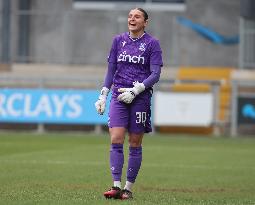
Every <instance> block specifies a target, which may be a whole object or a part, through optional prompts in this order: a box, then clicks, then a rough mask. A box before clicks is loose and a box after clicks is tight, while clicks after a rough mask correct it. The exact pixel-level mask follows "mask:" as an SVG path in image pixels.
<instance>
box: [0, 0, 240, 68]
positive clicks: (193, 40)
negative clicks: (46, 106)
mask: <svg viewBox="0 0 255 205" xmlns="http://www.w3.org/2000/svg"><path fill="white" fill-rule="evenodd" d="M2 1H3V0H0V5H1V3H2ZM31 2H32V12H31V13H30V14H31V21H30V33H29V36H30V41H29V58H28V59H29V61H30V62H35V63H63V64H93V65H105V62H106V58H107V55H108V51H109V49H110V45H111V40H112V37H113V36H114V35H115V34H117V33H120V32H124V31H126V29H127V24H126V18H127V14H128V10H126V11H77V10H74V9H73V8H72V1H71V0H43V1H42V0H32V1H31ZM12 3H13V4H14V5H15V4H17V1H16V0H12ZM0 8H1V6H0ZM239 8H240V5H239V0H231V1H222V0H214V1H204V0H192V1H191V0H187V10H186V11H185V12H183V13H176V12H162V11H161V12H155V11H154V12H150V11H149V15H150V19H151V20H150V23H149V27H148V29H147V32H149V33H151V34H152V35H154V36H155V37H157V38H158V39H159V40H160V42H161V46H162V49H163V58H164V63H165V65H166V66H178V65H193V66H200V65H201V66H212V65H213V66H237V65H238V46H237V45H235V46H224V45H215V44H213V43H211V42H210V41H208V40H206V39H204V38H202V37H201V36H199V35H198V34H196V33H195V32H194V31H192V30H190V29H189V28H186V27H183V26H181V25H179V24H178V23H176V21H175V17H176V16H178V15H181V16H185V17H187V18H189V19H190V20H192V21H193V22H196V23H200V24H203V25H205V26H208V27H210V28H212V29H214V30H215V31H217V32H219V33H221V34H223V35H235V34H237V33H238V22H239ZM18 14H19V13H17V6H16V10H15V9H13V11H12V19H13V20H12V22H13V21H15V19H16V23H15V22H14V23H13V24H14V26H12V31H13V34H12V39H13V42H14V43H13V44H12V49H11V50H12V59H13V61H19V60H20V59H19V56H18V55H17V52H16V47H17V43H18V42H17V39H18V33H19V32H18V30H17V28H16V27H17V22H18ZM15 25H16V27H15ZM0 28H1V22H0ZM0 36H1V30H0ZM0 45H1V42H0ZM0 52H1V51H0ZM0 55H1V53H0Z"/></svg>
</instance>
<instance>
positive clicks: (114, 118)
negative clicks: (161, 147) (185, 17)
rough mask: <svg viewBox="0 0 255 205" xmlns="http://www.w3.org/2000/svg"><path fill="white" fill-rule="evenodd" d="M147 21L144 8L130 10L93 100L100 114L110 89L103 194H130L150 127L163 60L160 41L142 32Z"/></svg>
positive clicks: (128, 196) (116, 37) (116, 195)
mask: <svg viewBox="0 0 255 205" xmlns="http://www.w3.org/2000/svg"><path fill="white" fill-rule="evenodd" d="M147 25H148V14H147V12H146V11H144V10H143V9H141V8H135V9H132V10H131V11H130V12H129V14H128V30H129V32H126V33H122V34H120V35H117V36H115V37H114V39H113V43H112V47H111V50H110V53H109V57H108V71H107V73H106V76H105V80H104V85H103V88H102V90H101V94H100V96H99V99H98V101H97V102H96V103H95V107H96V110H97V112H98V113H99V114H101V115H102V114H103V113H104V111H105V106H106V98H107V95H108V93H109V90H110V89H112V98H111V102H110V110H109V122H108V125H109V133H110V137H111V148H110V170H111V174H112V179H113V186H112V188H111V189H110V190H109V191H106V192H104V196H105V197H106V198H114V199H132V198H133V197H132V187H133V185H134V182H135V180H136V177H137V174H138V172H139V169H140V167H141V162H142V140H143V136H144V133H148V132H151V130H152V129H151V121H150V117H151V97H152V86H153V85H154V84H155V83H157V82H158V80H159V78H160V72H161V67H162V66H163V62H162V51H161V48H160V45H159V41H158V40H156V39H155V38H154V37H152V36H151V35H149V34H148V33H146V32H145V27H146V26H147ZM126 132H128V142H129V156H128V166H127V173H126V184H125V186H124V188H123V189H122V188H121V177H122V168H123V164H124V154H123V144H124V141H125V134H126Z"/></svg>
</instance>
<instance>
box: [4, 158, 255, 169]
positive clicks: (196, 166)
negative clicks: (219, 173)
mask: <svg viewBox="0 0 255 205" xmlns="http://www.w3.org/2000/svg"><path fill="white" fill-rule="evenodd" d="M0 163H8V164H52V165H82V166H105V165H106V166H108V165H109V162H108V161H106V162H103V161H64V160H46V161H44V160H4V159H2V160H1V159H0ZM142 167H149V168H157V167H158V168H181V169H204V170H222V169H223V170H235V169H247V170H255V167H254V166H246V167H244V166H219V167H217V166H206V165H202V164H193V165H184V164H161V163H142Z"/></svg>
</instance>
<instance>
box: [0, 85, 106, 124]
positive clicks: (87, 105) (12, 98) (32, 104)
mask: <svg viewBox="0 0 255 205" xmlns="http://www.w3.org/2000/svg"><path fill="white" fill-rule="evenodd" d="M98 95H99V91H96V90H69V89H67V90H59V89H0V122H14V123H49V124H107V120H108V115H107V113H108V107H107V108H106V112H105V114H104V115H103V116H101V115H98V114H97V112H96V110H95V106H94V103H95V102H96V100H97V99H98ZM109 99H110V98H108V103H107V105H108V106H109Z"/></svg>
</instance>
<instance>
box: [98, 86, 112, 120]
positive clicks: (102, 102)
mask: <svg viewBox="0 0 255 205" xmlns="http://www.w3.org/2000/svg"><path fill="white" fill-rule="evenodd" d="M109 91H110V90H109V89H108V88H107V87H103V88H102V90H101V94H100V95H99V97H98V100H97V101H96V103H95V107H96V110H97V112H98V114H100V115H103V114H104V111H105V106H106V100H107V96H108V94H109Z"/></svg>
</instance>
